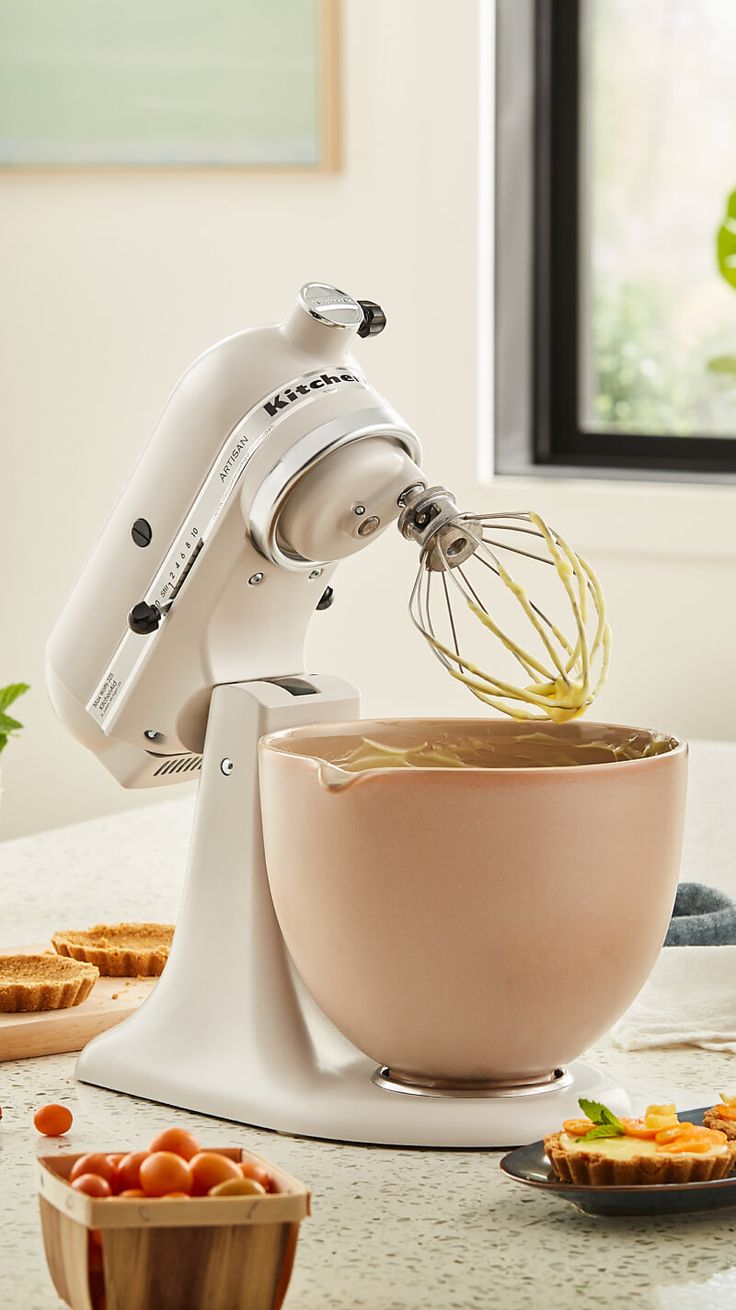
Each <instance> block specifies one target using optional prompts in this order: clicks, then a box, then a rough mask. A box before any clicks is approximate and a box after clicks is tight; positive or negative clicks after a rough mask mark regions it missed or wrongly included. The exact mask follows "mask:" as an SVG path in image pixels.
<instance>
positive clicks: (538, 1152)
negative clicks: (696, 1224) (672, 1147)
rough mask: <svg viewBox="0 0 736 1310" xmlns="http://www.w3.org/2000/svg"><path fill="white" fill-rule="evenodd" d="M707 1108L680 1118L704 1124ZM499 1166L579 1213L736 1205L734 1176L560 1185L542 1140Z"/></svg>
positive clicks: (683, 1211)
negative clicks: (690, 1180) (642, 1183)
mask: <svg viewBox="0 0 736 1310" xmlns="http://www.w3.org/2000/svg"><path fill="white" fill-rule="evenodd" d="M707 1108H708V1107H707V1106H702V1107H701V1109H699V1110H683V1111H682V1118H683V1119H688V1120H689V1121H690V1122H691V1123H695V1124H702V1122H703V1115H704V1114H705V1111H706V1109H707ZM501 1168H502V1170H503V1172H504V1173H505V1174H507V1175H508V1177H509V1178H513V1179H514V1181H515V1182H517V1183H526V1184H527V1186H529V1187H540V1188H542V1189H543V1190H544V1191H547V1192H551V1193H552V1194H553V1195H554V1196H559V1197H561V1198H562V1200H563V1201H569V1202H570V1203H571V1204H572V1205H574V1206H576V1207H577V1209H578V1210H582V1211H583V1214H598V1215H632V1214H687V1213H692V1212H693V1211H694V1210H725V1209H727V1208H733V1207H736V1174H729V1176H728V1178H720V1179H718V1180H717V1181H715V1182H712V1183H682V1184H676V1183H660V1184H658V1185H657V1186H654V1187H653V1186H642V1187H578V1186H576V1185H575V1183H563V1182H561V1181H560V1179H559V1178H558V1177H557V1175H556V1174H555V1173H554V1171H553V1169H552V1166H551V1164H550V1162H549V1160H548V1159H547V1156H546V1155H545V1153H544V1142H532V1144H531V1146H520V1147H519V1148H518V1150H516V1151H510V1152H509V1154H508V1155H505V1156H504V1157H503V1159H502V1161H501Z"/></svg>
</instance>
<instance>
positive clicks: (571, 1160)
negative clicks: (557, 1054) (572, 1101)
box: [544, 1099, 736, 1187]
mask: <svg viewBox="0 0 736 1310" xmlns="http://www.w3.org/2000/svg"><path fill="white" fill-rule="evenodd" d="M578 1104H579V1105H580V1108H581V1110H582V1111H583V1117H582V1118H580V1119H567V1120H566V1121H565V1123H564V1124H563V1125H562V1130H561V1131H560V1132H558V1133H551V1134H550V1135H549V1136H548V1137H545V1139H544V1148H545V1151H546V1152H547V1156H548V1158H549V1161H550V1164H551V1165H552V1167H553V1169H554V1170H555V1173H556V1174H557V1175H558V1176H559V1177H560V1178H561V1179H562V1180H563V1182H566V1183H575V1184H577V1185H578V1186H582V1187H606V1186H617V1187H638V1186H642V1185H650V1186H651V1185H652V1184H659V1183H704V1182H709V1181H711V1180H713V1179H716V1178H724V1177H725V1176H726V1174H728V1173H730V1171H731V1169H732V1168H733V1166H734V1164H736V1133H735V1134H734V1140H730V1139H729V1138H728V1137H727V1136H726V1134H725V1132H723V1131H721V1129H720V1128H713V1127H711V1126H710V1125H709V1126H702V1127H701V1126H700V1125H699V1124H693V1123H688V1122H687V1121H684V1122H681V1121H680V1120H679V1119H678V1116H677V1112H676V1110H675V1107H674V1105H650V1106H649V1107H648V1109H647V1111H646V1114H645V1115H644V1117H643V1118H642V1119H619V1118H618V1117H617V1116H616V1115H615V1114H613V1112H612V1111H611V1110H609V1109H607V1107H606V1106H605V1105H601V1104H600V1103H599V1102H598V1101H586V1100H584V1099H581V1100H580V1101H579V1102H578ZM734 1123H735V1124H736V1120H734Z"/></svg>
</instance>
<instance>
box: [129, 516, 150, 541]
mask: <svg viewBox="0 0 736 1310" xmlns="http://www.w3.org/2000/svg"><path fill="white" fill-rule="evenodd" d="M130 535H131V537H132V538H133V540H134V542H135V544H136V546H141V547H144V546H150V544H151V538H152V537H153V532H152V530H151V525H150V523H149V522H148V519H136V521H135V523H134V524H133V526H132V528H131V529H130Z"/></svg>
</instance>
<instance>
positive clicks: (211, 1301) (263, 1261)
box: [37, 1147, 311, 1310]
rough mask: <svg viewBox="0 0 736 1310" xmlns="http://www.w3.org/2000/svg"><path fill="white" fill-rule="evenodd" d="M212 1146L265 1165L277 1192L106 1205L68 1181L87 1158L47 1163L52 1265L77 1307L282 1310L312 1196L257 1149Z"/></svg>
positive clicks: (41, 1165)
mask: <svg viewBox="0 0 736 1310" xmlns="http://www.w3.org/2000/svg"><path fill="white" fill-rule="evenodd" d="M204 1149H211V1150H216V1151H218V1152H219V1153H220V1154H221V1155H226V1156H228V1157H229V1158H230V1159H231V1160H236V1161H238V1162H240V1161H244V1160H251V1161H253V1162H254V1163H256V1164H260V1165H263V1167H264V1168H265V1169H267V1171H268V1173H269V1174H270V1175H271V1178H272V1179H273V1182H274V1184H275V1188H276V1190H275V1191H274V1192H270V1193H268V1194H267V1195H265V1196H238V1197H210V1196H205V1197H187V1198H186V1200H170V1201H169V1200H154V1199H152V1200H150V1201H142V1200H138V1199H134V1198H133V1199H126V1200H121V1199H120V1198H118V1197H115V1198H106V1199H103V1200H97V1199H95V1198H93V1197H90V1196H87V1195H85V1194H84V1193H82V1192H77V1191H75V1190H74V1189H73V1188H72V1187H70V1186H69V1183H68V1182H67V1181H66V1180H67V1179H68V1177H69V1174H70V1173H71V1170H72V1166H73V1165H74V1162H75V1160H78V1159H79V1155H55V1156H41V1157H40V1158H39V1159H38V1162H37V1163H38V1188H39V1201H40V1207H41V1228H42V1231H43V1241H44V1247H45V1250H46V1260H47V1263H48V1266H49V1271H50V1273H51V1278H52V1280H53V1283H54V1287H55V1288H56V1291H57V1292H58V1294H59V1296H60V1297H61V1299H62V1301H65V1302H66V1304H67V1305H68V1306H71V1307H72V1310H142V1308H143V1307H145V1310H279V1307H280V1306H281V1304H282V1302H283V1299H284V1297H285V1295H286V1290H287V1288H288V1286H289V1279H290V1277H291V1270H292V1266H293V1263H294V1255H295V1252H296V1244H297V1240H298V1237H299V1225H300V1223H301V1220H302V1219H304V1218H305V1217H306V1216H307V1215H308V1214H309V1212H310V1200H311V1193H310V1192H309V1190H308V1189H307V1188H306V1187H304V1185H303V1184H302V1183H300V1182H298V1180H297V1179H296V1178H292V1177H291V1176H290V1175H289V1174H287V1173H284V1171H283V1170H282V1169H279V1168H277V1167H276V1165H273V1164H271V1163H270V1161H268V1160H264V1159H262V1157H261V1156H258V1155H254V1154H252V1152H250V1151H241V1150H240V1149H237V1148H233V1149H230V1148H227V1149H226V1148H224V1147H212V1148H204Z"/></svg>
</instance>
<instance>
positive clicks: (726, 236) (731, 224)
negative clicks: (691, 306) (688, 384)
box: [708, 191, 736, 377]
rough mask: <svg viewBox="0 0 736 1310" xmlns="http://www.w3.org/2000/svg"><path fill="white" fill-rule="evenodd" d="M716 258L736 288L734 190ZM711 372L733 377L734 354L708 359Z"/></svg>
mask: <svg viewBox="0 0 736 1310" xmlns="http://www.w3.org/2000/svg"><path fill="white" fill-rule="evenodd" d="M716 260H717V262H718V272H719V273H720V275H721V277H722V278H724V279H725V281H726V282H728V285H729V286H730V287H733V288H734V289H736V191H732V192H731V194H730V196H729V197H728V200H727V202H726V214H725V217H724V219H723V222H722V223H721V226H720V227H719V229H718V235H717V237H716ZM708 368H709V370H710V372H711V373H720V374H721V376H725V377H733V376H735V375H736V357H735V356H733V355H716V356H715V358H714V359H709V360H708Z"/></svg>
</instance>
